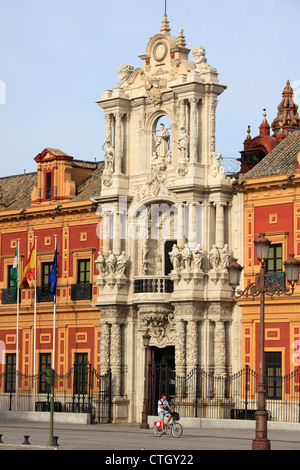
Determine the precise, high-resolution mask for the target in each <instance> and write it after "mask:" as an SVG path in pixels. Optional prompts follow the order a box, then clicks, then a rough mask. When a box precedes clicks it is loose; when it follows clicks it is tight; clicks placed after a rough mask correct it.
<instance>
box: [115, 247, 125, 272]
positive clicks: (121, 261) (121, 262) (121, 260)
mask: <svg viewBox="0 0 300 470" xmlns="http://www.w3.org/2000/svg"><path fill="white" fill-rule="evenodd" d="M127 261H128V258H126V256H125V251H122V253H121V254H120V256H119V257H118V259H117V266H116V269H117V273H118V274H124V273H125V268H126V264H127Z"/></svg>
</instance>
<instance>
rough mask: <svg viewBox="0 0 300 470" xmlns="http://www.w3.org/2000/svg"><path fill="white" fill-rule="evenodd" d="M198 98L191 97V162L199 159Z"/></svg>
mask: <svg viewBox="0 0 300 470" xmlns="http://www.w3.org/2000/svg"><path fill="white" fill-rule="evenodd" d="M197 104H198V99H197V98H191V99H190V106H191V109H190V125H191V128H190V134H191V136H190V137H191V142H190V162H193V163H194V162H197V161H198V142H197V139H198V110H197Z"/></svg>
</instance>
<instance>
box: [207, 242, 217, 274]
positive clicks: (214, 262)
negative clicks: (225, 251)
mask: <svg viewBox="0 0 300 470" xmlns="http://www.w3.org/2000/svg"><path fill="white" fill-rule="evenodd" d="M208 258H209V261H210V264H211V266H212V268H213V269H218V267H219V263H220V253H219V250H218V249H217V247H216V245H213V246H212V249H211V251H210V252H209V253H208Z"/></svg>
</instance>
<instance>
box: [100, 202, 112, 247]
mask: <svg viewBox="0 0 300 470" xmlns="http://www.w3.org/2000/svg"><path fill="white" fill-rule="evenodd" d="M102 236H103V254H104V256H107V255H108V252H109V250H110V249H111V239H112V233H111V212H110V211H106V212H104V214H103V234H102Z"/></svg>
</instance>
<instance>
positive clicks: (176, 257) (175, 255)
mask: <svg viewBox="0 0 300 470" xmlns="http://www.w3.org/2000/svg"><path fill="white" fill-rule="evenodd" d="M169 256H170V260H171V263H172V265H173V269H174V271H176V272H178V271H179V270H180V260H181V254H180V251H179V248H178V246H177V245H176V244H175V243H174V245H173V247H172V251H170V253H169Z"/></svg>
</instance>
